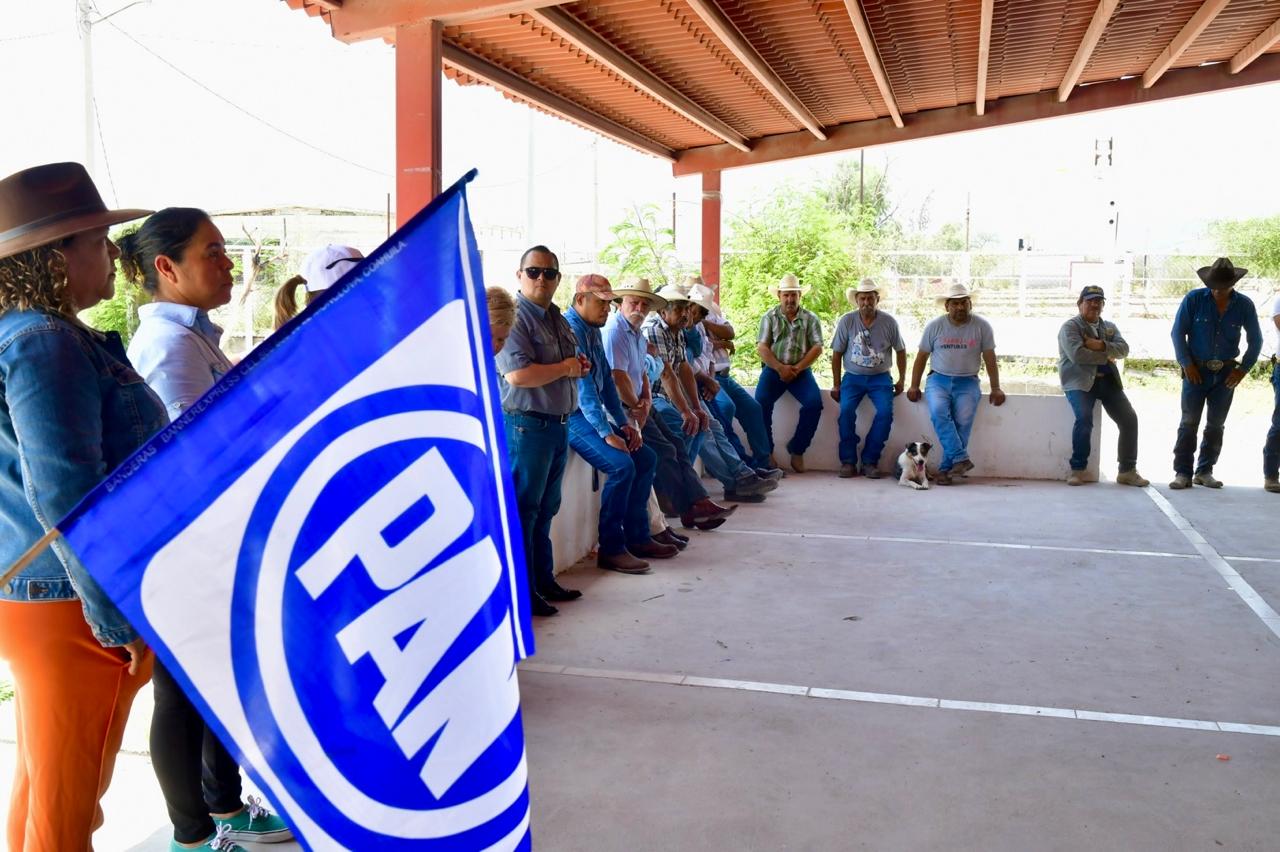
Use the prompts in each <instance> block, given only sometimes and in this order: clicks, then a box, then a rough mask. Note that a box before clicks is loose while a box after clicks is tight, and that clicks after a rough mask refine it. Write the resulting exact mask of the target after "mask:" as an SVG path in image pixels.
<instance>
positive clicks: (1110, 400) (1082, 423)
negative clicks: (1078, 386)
mask: <svg viewBox="0 0 1280 852" xmlns="http://www.w3.org/2000/svg"><path fill="white" fill-rule="evenodd" d="M1066 395H1067V402H1068V403H1069V404H1070V405H1071V411H1072V412H1073V413H1074V414H1075V416H1076V422H1075V425H1073V426H1072V427H1071V469H1072V470H1084V469H1085V468H1086V467H1088V466H1089V453H1090V451H1091V450H1092V449H1093V407H1094V404H1095V403H1098V402H1101V403H1102V409H1103V411H1105V412H1107V416H1108V417H1110V418H1111V419H1112V420H1113V421H1115V424H1116V428H1117V429H1118V430H1119V431H1120V438H1119V443H1118V445H1117V447H1116V460H1117V461H1118V462H1119V467H1120V472H1121V473H1125V472H1126V471H1130V470H1133V469H1134V468H1135V467H1137V466H1138V415H1137V413H1136V412H1135V411H1134V410H1133V406H1132V405H1130V404H1129V397H1128V396H1126V395H1125V392H1124V388H1122V387H1120V383H1119V382H1117V381H1116V380H1115V378H1114V377H1112V376H1110V375H1107V374H1105V373H1104V374H1101V375H1099V376H1098V377H1097V378H1096V379H1094V380H1093V387H1092V388H1090V389H1089V390H1087V391H1082V390H1069V391H1066Z"/></svg>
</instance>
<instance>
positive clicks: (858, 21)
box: [844, 0, 903, 127]
mask: <svg viewBox="0 0 1280 852" xmlns="http://www.w3.org/2000/svg"><path fill="white" fill-rule="evenodd" d="M844 7H845V9H846V10H847V11H848V12H849V20H850V21H852V22H853V30H854V32H856V33H857V34H858V44H860V45H862V54H863V56H865V57H866V60H867V64H868V65H870V66H871V76H872V77H874V78H875V81H876V88H877V89H879V90H880V97H881V98H882V99H883V100H884V105H885V106H886V107H888V108H889V117H890V118H892V119H893V123H894V125H895V126H897V127H902V126H903V124H902V113H900V112H898V101H897V99H896V98H894V96H893V88H892V87H891V86H890V85H889V75H888V74H885V73H884V63H882V62H881V61H880V52H879V51H878V50H876V41H875V39H874V38H872V37H871V27H869V26H868V25H867V17H866V15H864V14H863V13H862V4H861V3H859V2H858V0H844Z"/></svg>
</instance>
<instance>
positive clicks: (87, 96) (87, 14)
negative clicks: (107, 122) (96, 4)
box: [76, 0, 97, 178]
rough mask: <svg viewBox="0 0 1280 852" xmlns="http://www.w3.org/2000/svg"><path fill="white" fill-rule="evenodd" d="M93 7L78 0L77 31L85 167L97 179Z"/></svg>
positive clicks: (86, 0)
mask: <svg viewBox="0 0 1280 852" xmlns="http://www.w3.org/2000/svg"><path fill="white" fill-rule="evenodd" d="M93 24H94V21H93V6H92V4H91V3H90V0H76V29H77V30H78V31H79V33H80V55H81V56H80V61H81V63H82V65H83V71H84V89H83V92H82V94H83V96H84V104H83V108H84V167H85V169H86V170H87V171H88V172H89V176H90V177H93V178H96V177H97V176H96V175H95V174H94V173H93V172H94V166H93V161H94V153H95V150H94V149H95V148H96V147H97V146H96V145H95V144H94V139H93V134H94V130H96V129H97V123H96V122H95V121H94V109H93Z"/></svg>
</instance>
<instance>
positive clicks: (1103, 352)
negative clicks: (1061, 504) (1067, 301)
mask: <svg viewBox="0 0 1280 852" xmlns="http://www.w3.org/2000/svg"><path fill="white" fill-rule="evenodd" d="M1106 303H1107V294H1106V293H1105V292H1103V289H1102V288H1101V287H1097V286H1093V285H1090V286H1088V287H1085V288H1084V289H1083V290H1081V291H1080V298H1079V300H1078V301H1077V302H1076V306H1077V307H1078V308H1079V309H1080V313H1079V314H1077V315H1076V316H1074V317H1072V318H1071V319H1069V320H1067V321H1066V322H1065V323H1063V324H1062V329H1061V330H1060V331H1059V332H1058V378H1059V379H1061V380H1062V391H1063V393H1064V394H1066V397H1067V402H1068V403H1069V404H1070V405H1071V410H1072V411H1073V412H1074V413H1075V416H1076V421H1075V425H1074V426H1073V427H1072V429H1071V473H1070V474H1068V476H1067V484H1068V485H1083V484H1084V482H1085V476H1084V470H1085V468H1086V467H1088V466H1089V452H1090V450H1091V449H1092V446H1091V445H1092V442H1093V406H1094V404H1095V403H1098V402H1101V403H1102V408H1103V410H1104V411H1106V412H1107V416H1108V417H1110V418H1111V419H1112V420H1113V421H1115V424H1116V428H1117V429H1118V430H1119V431H1120V443H1119V446H1118V449H1117V450H1116V457H1117V459H1118V460H1119V463H1120V472H1119V474H1117V475H1116V482H1117V483H1119V484H1120V485H1134V486H1137V487H1139V488H1142V487H1144V486H1146V485H1148V484H1149V483H1148V482H1147V480H1145V479H1143V478H1142V474H1140V473H1138V470H1137V465H1138V415H1137V414H1136V413H1135V412H1134V410H1133V406H1132V405H1130V404H1129V398H1128V397H1127V396H1125V392H1124V387H1123V386H1122V385H1121V383H1120V370H1119V368H1117V367H1116V361H1117V360H1119V359H1121V358H1125V357H1127V356H1128V355H1129V344H1128V343H1126V342H1125V339H1124V338H1123V337H1122V336H1121V335H1120V329H1118V328H1117V327H1116V324H1115V323H1112V322H1107V321H1106V320H1104V319H1103V318H1102V309H1103V307H1104V306H1105V305H1106Z"/></svg>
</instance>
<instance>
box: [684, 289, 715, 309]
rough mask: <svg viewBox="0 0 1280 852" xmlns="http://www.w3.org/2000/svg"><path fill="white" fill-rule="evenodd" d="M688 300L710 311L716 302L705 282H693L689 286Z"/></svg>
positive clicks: (713, 294)
mask: <svg viewBox="0 0 1280 852" xmlns="http://www.w3.org/2000/svg"><path fill="white" fill-rule="evenodd" d="M689 301H690V302H693V303H694V304H695V305H697V306H698V307H700V308H702V309H703V310H704V311H706V312H707V313H711V309H712V308H714V307H715V304H716V296H715V293H712V292H711V288H710V287H708V286H707V285H706V284H694V285H693V286H692V287H690V288H689Z"/></svg>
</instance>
